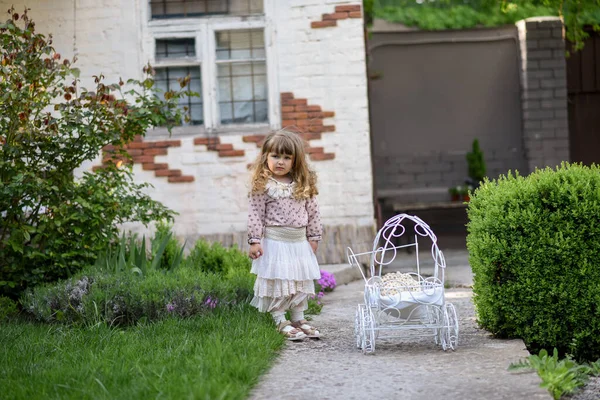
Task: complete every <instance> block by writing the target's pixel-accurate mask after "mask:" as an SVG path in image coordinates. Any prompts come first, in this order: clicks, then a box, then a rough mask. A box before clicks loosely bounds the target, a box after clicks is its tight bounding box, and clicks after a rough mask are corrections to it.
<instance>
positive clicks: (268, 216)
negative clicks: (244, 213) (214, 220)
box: [248, 178, 323, 244]
mask: <svg viewBox="0 0 600 400" xmlns="http://www.w3.org/2000/svg"><path fill="white" fill-rule="evenodd" d="M294 186H295V183H294V182H292V183H282V182H279V181H276V180H275V179H273V178H270V179H269V182H268V183H267V186H266V188H265V191H264V192H263V193H260V194H250V196H249V197H250V201H249V207H248V243H250V244H252V243H260V241H261V239H262V237H263V230H264V228H265V226H289V227H293V228H301V227H306V237H307V239H308V240H311V241H318V240H321V236H322V234H323V228H322V226H321V216H320V214H319V204H318V203H317V198H316V196H313V197H311V198H310V199H307V200H297V199H295V198H294V197H292V194H293V192H294Z"/></svg>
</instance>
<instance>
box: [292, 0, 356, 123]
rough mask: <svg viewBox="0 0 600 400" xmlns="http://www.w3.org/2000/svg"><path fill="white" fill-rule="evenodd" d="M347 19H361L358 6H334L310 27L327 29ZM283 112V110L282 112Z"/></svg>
mask: <svg viewBox="0 0 600 400" xmlns="http://www.w3.org/2000/svg"><path fill="white" fill-rule="evenodd" d="M348 18H362V11H361V5H360V4H350V5H343V6H335V11H334V12H332V13H330V14H323V15H322V16H321V20H320V21H312V22H311V23H310V27H311V28H314V29H319V28H329V27H332V26H337V21H338V20H340V19H348ZM282 112H283V110H282Z"/></svg>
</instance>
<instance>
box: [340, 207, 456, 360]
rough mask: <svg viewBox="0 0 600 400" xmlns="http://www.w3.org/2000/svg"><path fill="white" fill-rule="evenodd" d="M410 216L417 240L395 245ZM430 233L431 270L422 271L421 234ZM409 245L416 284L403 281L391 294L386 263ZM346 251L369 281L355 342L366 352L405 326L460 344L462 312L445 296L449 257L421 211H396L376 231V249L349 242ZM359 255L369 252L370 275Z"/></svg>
mask: <svg viewBox="0 0 600 400" xmlns="http://www.w3.org/2000/svg"><path fill="white" fill-rule="evenodd" d="M407 221H412V223H413V224H414V242H412V243H408V244H403V245H396V243H397V242H398V240H399V238H400V237H403V236H404V237H406V236H408V233H409V232H407V229H409V228H407V226H405V223H406V222H407ZM410 229H413V228H412V227H410ZM411 233H412V232H411ZM426 237H427V238H429V239H430V240H431V243H432V244H431V256H432V257H433V261H434V266H433V274H432V276H423V275H422V274H421V266H420V263H419V238H421V240H424V238H426ZM409 239H412V238H409ZM410 247H414V254H415V258H416V268H415V272H408V273H409V274H410V276H411V277H412V278H413V279H414V284H412V283H411V284H406V285H402V286H400V287H399V288H398V290H397V291H396V293H394V294H392V292H391V291H390V290H389V289H388V288H386V286H385V284H384V280H383V279H382V275H381V273H382V270H383V267H384V266H387V265H389V264H391V263H392V262H393V261H394V260H395V259H396V256H397V255H398V251H399V250H400V249H407V248H410ZM347 256H348V262H349V263H350V264H351V265H354V266H356V267H357V268H358V269H359V270H360V272H361V274H362V277H363V279H364V281H365V291H364V301H365V302H364V303H363V304H359V305H358V307H357V309H356V318H355V325H354V333H355V335H356V346H357V347H358V348H359V349H361V350H362V351H363V353H365V354H367V353H374V352H375V341H376V340H377V339H387V338H394V337H402V336H404V335H405V334H403V333H402V331H406V330H411V331H413V333H414V334H415V335H419V336H431V337H432V338H433V340H434V342H435V343H436V344H437V345H440V346H441V347H442V349H443V350H449V349H450V350H454V349H455V348H456V346H457V345H458V318H457V314H456V309H455V307H454V305H453V304H452V303H449V302H447V301H446V299H445V294H444V274H445V269H446V261H445V259H444V255H443V253H442V252H441V250H440V249H439V248H438V245H437V237H436V236H435V234H434V233H433V231H432V230H431V228H430V227H429V225H427V224H426V223H425V222H423V220H421V219H420V218H419V217H416V216H412V215H408V214H398V215H396V216H394V217H392V218H390V219H389V220H387V221H386V223H385V224H384V225H383V227H382V228H381V229H380V230H379V232H377V236H376V237H375V241H374V242H373V250H372V251H368V252H364V253H357V254H355V253H354V252H353V251H352V249H351V248H349V247H348V249H347ZM361 256H363V257H370V263H369V267H370V268H369V269H370V276H369V277H367V276H365V272H364V271H363V268H362V266H361V264H360V263H359V261H358V260H359V257H361Z"/></svg>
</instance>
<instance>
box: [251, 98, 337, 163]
mask: <svg viewBox="0 0 600 400" xmlns="http://www.w3.org/2000/svg"><path fill="white" fill-rule="evenodd" d="M334 116H335V113H334V112H333V111H322V109H321V106H318V105H314V104H308V100H307V99H296V98H294V94H293V93H290V92H284V93H281V118H282V121H281V126H282V127H283V128H285V129H287V130H290V131H294V132H297V133H298V135H300V137H302V139H304V140H305V141H306V142H307V143H308V147H307V148H306V152H307V153H308V154H309V155H310V158H311V160H313V161H320V160H331V159H333V158H335V153H325V150H324V149H323V148H322V147H311V146H310V141H311V140H319V139H321V133H322V132H334V131H335V125H324V122H323V119H325V118H332V117H334ZM265 137H266V135H248V136H244V137H243V139H242V140H243V141H244V142H246V143H256V146H257V147H260V146H262V144H263V140H264V139H265Z"/></svg>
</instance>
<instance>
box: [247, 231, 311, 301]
mask: <svg viewBox="0 0 600 400" xmlns="http://www.w3.org/2000/svg"><path fill="white" fill-rule="evenodd" d="M275 237H276V238H277V239H275ZM262 248H263V253H264V254H263V255H262V256H261V257H259V258H258V259H256V260H254V261H252V269H251V270H250V272H252V273H253V274H256V275H257V278H256V282H255V283H254V298H253V299H252V301H251V302H250V304H251V305H253V306H254V307H256V308H258V310H259V311H261V312H271V311H284V310H289V309H291V308H300V309H302V310H306V309H307V308H308V298H309V296H311V295H314V294H315V283H314V280H315V279H320V278H321V272H320V269H319V264H318V262H317V257H316V256H315V254H314V252H313V251H312V248H311V247H310V244H309V243H308V240H306V229H305V228H289V227H267V229H266V232H265V238H264V239H263V240H262Z"/></svg>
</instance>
